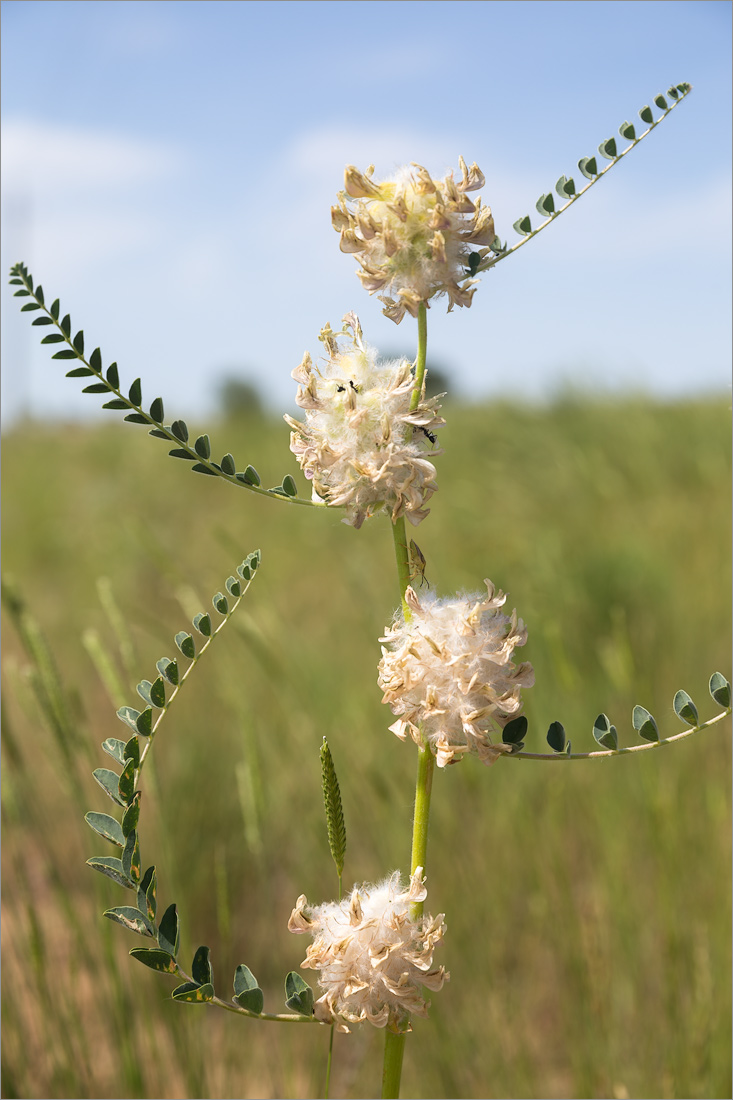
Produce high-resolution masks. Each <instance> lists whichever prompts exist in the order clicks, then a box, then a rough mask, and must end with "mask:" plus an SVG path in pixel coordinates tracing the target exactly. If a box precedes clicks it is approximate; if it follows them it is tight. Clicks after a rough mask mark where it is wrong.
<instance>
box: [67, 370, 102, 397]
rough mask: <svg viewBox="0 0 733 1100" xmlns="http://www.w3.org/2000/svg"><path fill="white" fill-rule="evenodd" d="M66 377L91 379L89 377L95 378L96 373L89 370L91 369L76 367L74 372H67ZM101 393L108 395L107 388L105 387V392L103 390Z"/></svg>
mask: <svg viewBox="0 0 733 1100" xmlns="http://www.w3.org/2000/svg"><path fill="white" fill-rule="evenodd" d="M65 377H66V378H89V377H92V378H93V377H94V371H93V370H89V367H74V369H73V370H67V372H66V376H65ZM84 392H85V391H84V390H82V393H84ZM101 392H102V393H107V387H106V386H105V387H104V390H102V391H101Z"/></svg>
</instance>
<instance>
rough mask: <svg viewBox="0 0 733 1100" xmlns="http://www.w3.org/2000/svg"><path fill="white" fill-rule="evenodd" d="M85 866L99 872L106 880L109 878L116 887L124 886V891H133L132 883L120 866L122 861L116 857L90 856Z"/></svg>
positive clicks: (133, 885)
mask: <svg viewBox="0 0 733 1100" xmlns="http://www.w3.org/2000/svg"><path fill="white" fill-rule="evenodd" d="M87 865H88V866H89V867H93V868H94V870H95V871H100V872H101V873H102V874H103V875H106V876H107V878H111V879H112V881H113V882H116V883H117V885H118V886H124V887H125V889H126V890H134V889H135V884H134V882H130V880H129V878H128V877H127V875H126V874H125V869H124V867H123V866H122V860H121V859H118V858H117V857H116V856H92V858H91V859H88V860H87Z"/></svg>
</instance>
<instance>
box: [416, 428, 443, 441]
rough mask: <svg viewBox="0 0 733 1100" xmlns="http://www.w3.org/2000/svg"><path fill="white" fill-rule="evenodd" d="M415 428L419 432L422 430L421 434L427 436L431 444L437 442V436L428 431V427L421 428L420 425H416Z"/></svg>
mask: <svg viewBox="0 0 733 1100" xmlns="http://www.w3.org/2000/svg"><path fill="white" fill-rule="evenodd" d="M417 430H418V431H419V432H422V433H423V435H425V436H427V438H428V439H429V440H430V442H431V443H432V444H433V446H435V444H436V443H437V442H438V437H437V435H436V434H435V432H430V431H428V429H427V428H423V427H422V425H418V427H417Z"/></svg>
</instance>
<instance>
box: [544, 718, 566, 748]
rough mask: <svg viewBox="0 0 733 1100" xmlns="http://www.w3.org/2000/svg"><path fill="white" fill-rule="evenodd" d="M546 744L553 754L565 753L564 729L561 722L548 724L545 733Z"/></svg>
mask: <svg viewBox="0 0 733 1100" xmlns="http://www.w3.org/2000/svg"><path fill="white" fill-rule="evenodd" d="M547 744H548V745H549V746H550V748H551V749H552V751H553V752H565V727H564V726H563V725H562V723H561V722H552V723H550V728H549V729H548V731H547Z"/></svg>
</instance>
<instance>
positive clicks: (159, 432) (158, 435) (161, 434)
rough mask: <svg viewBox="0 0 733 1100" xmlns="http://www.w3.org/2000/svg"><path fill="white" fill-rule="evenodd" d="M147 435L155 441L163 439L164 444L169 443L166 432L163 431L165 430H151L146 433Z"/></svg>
mask: <svg viewBox="0 0 733 1100" xmlns="http://www.w3.org/2000/svg"><path fill="white" fill-rule="evenodd" d="M148 435H152V436H154V437H155V439H165V440H166V442H170V439H169V436H168V432H167V431H166V430H165V428H162V429H161V428H151V429H150V431H149V432H148Z"/></svg>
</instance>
